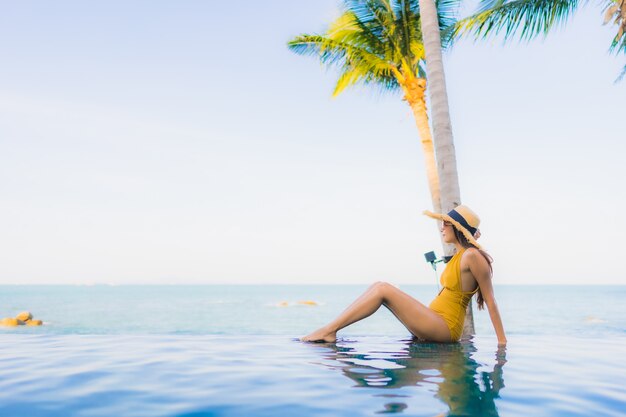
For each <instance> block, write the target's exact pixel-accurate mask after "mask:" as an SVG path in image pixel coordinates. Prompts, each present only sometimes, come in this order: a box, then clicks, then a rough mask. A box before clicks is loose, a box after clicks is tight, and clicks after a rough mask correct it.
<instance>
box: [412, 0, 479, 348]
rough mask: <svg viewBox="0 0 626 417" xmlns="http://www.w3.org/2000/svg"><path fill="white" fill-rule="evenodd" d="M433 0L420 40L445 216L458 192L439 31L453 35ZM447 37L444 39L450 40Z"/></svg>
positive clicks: (468, 329) (468, 328) (447, 251)
mask: <svg viewBox="0 0 626 417" xmlns="http://www.w3.org/2000/svg"><path fill="white" fill-rule="evenodd" d="M437 6H438V4H437V5H436V4H435V0H419V9H420V15H421V29H422V37H423V39H424V54H425V60H426V62H427V63H428V64H427V65H426V74H427V79H428V81H429V84H430V88H429V96H430V103H431V106H432V120H433V136H434V139H435V145H436V148H437V162H438V165H437V171H438V175H439V178H440V183H441V184H440V187H441V208H442V210H441V211H442V212H444V213H447V212H448V211H450V210H452V209H453V208H454V207H456V206H458V205H459V204H461V190H460V187H459V176H458V173H457V169H456V152H455V150H454V140H453V135H452V122H451V121H450V106H449V105H448V93H447V89H446V80H445V74H444V70H443V56H442V53H441V33H440V32H441V31H443V32H444V33H446V32H447V33H448V34H450V33H453V31H454V28H446V27H442V26H441V25H440V24H439V15H438V12H437ZM449 39H450V38H449V35H448V36H446V40H449ZM443 247H444V255H446V256H450V255H452V254H453V253H454V250H455V248H454V245H451V244H445V243H444V244H443ZM473 333H474V314H473V313H472V304H471V303H469V304H468V306H467V311H466V312H465V322H464V326H463V335H464V336H465V335H468V334H473Z"/></svg>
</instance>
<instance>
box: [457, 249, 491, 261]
mask: <svg viewBox="0 0 626 417" xmlns="http://www.w3.org/2000/svg"><path fill="white" fill-rule="evenodd" d="M461 259H462V261H465V263H468V265H469V264H472V265H475V264H480V265H482V264H488V262H487V260H486V259H485V257H484V256H483V254H482V253H480V251H479V250H478V249H477V248H467V249H465V250H464V251H463V256H462V258H461Z"/></svg>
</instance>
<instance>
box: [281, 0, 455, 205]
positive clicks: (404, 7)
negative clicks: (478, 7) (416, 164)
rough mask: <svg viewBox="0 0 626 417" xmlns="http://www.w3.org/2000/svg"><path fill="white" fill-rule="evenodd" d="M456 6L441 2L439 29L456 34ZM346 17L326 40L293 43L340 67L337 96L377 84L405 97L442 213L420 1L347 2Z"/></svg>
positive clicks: (307, 37) (305, 37) (313, 37)
mask: <svg viewBox="0 0 626 417" xmlns="http://www.w3.org/2000/svg"><path fill="white" fill-rule="evenodd" d="M455 2H456V0H444V1H441V2H440V16H441V17H440V19H439V26H441V27H443V28H452V26H453V24H454V23H455V20H454V17H453V13H454V11H455V10H454V4H455ZM343 3H344V4H343V6H344V10H343V12H342V14H341V15H340V16H339V17H338V18H337V19H336V20H335V21H334V22H332V23H331V24H330V26H329V28H328V30H327V31H326V32H325V33H323V34H321V35H318V34H302V35H299V36H297V37H295V38H294V39H292V40H291V41H289V42H288V46H289V48H290V49H291V50H292V51H294V52H296V53H298V54H301V55H313V56H317V57H319V59H320V60H321V61H322V63H324V64H327V65H331V66H332V65H334V66H338V67H339V68H340V71H341V75H340V76H339V79H338V81H337V84H336V86H335V90H334V92H333V96H337V95H338V94H340V93H341V92H343V91H344V90H345V89H346V88H348V87H350V86H353V85H355V84H366V85H369V84H375V85H377V86H378V87H379V88H381V89H382V90H384V91H391V92H397V91H400V92H402V94H403V98H404V100H406V102H407V103H408V105H409V106H410V107H411V110H412V112H413V116H414V117H415V121H416V124H417V129H418V132H419V136H420V141H421V144H422V150H423V153H424V159H425V165H426V175H427V178H428V187H429V190H430V195H431V200H432V204H433V209H434V210H435V211H438V212H439V211H441V198H440V185H439V176H438V174H437V164H436V159H435V151H434V146H433V140H432V135H431V132H430V126H429V120H428V112H427V109H426V100H425V90H426V73H425V69H424V45H423V43H422V34H421V29H420V14H419V6H418V2H417V1H402V0H370V1H357V0H344V2H343Z"/></svg>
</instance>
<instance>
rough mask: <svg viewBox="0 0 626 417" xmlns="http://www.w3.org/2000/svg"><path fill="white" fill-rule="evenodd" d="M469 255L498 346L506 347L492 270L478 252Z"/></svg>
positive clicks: (471, 267) (473, 273)
mask: <svg viewBox="0 0 626 417" xmlns="http://www.w3.org/2000/svg"><path fill="white" fill-rule="evenodd" d="M468 255H470V256H469V257H468V258H469V259H468V261H469V262H468V263H469V268H470V271H471V272H472V275H474V278H476V282H478V286H479V287H480V292H481V293H482V295H483V299H484V300H485V304H487V309H488V310H489V317H490V318H491V324H493V328H494V330H495V331H496V336H497V337H498V345H506V335H505V334H504V326H502V318H501V317H500V310H498V304H497V303H496V298H495V296H494V295H493V283H492V281H491V268H489V264H488V263H487V260H486V259H485V258H484V257H483V256H482V255H481V254H480V252H478V251H477V250H473V251H471V253H470V254H468Z"/></svg>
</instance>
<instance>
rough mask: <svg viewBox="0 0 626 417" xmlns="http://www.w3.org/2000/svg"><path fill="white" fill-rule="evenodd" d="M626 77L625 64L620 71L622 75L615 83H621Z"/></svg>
mask: <svg viewBox="0 0 626 417" xmlns="http://www.w3.org/2000/svg"><path fill="white" fill-rule="evenodd" d="M624 77H626V65H624V68H622V72H621V73H620V75H619V76H618V77H617V78H616V79H615V83H616V84H617V83H619V82H621V81H622V80H623V79H624Z"/></svg>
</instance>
